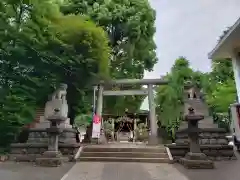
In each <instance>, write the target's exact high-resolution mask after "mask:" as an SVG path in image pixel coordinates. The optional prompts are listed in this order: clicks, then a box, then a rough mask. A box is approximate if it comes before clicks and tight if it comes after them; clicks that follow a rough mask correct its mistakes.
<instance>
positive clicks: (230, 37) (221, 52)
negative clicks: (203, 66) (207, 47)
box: [208, 18, 240, 59]
mask: <svg viewBox="0 0 240 180" xmlns="http://www.w3.org/2000/svg"><path fill="white" fill-rule="evenodd" d="M236 49H240V18H239V19H238V20H237V21H236V23H235V24H234V25H233V26H232V27H230V28H229V29H228V30H227V31H226V34H225V35H224V36H223V37H222V38H221V39H220V40H219V42H218V43H217V45H216V46H215V48H214V49H213V50H212V51H211V52H210V53H209V54H208V57H209V59H216V58H231V57H232V53H234V52H233V51H235V50H236Z"/></svg>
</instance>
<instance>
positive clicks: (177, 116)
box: [156, 57, 193, 135]
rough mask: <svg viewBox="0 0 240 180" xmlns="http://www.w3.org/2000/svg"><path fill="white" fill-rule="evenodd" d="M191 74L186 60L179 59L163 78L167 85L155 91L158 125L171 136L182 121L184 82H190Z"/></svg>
mask: <svg viewBox="0 0 240 180" xmlns="http://www.w3.org/2000/svg"><path fill="white" fill-rule="evenodd" d="M192 74H193V71H192V69H190V68H189V62H188V60H186V59H185V58H183V57H180V58H178V59H177V60H176V61H175V64H174V65H173V67H172V69H171V72H170V73H169V74H168V75H167V76H165V77H164V79H165V80H167V81H169V84H168V85H165V86H160V87H158V88H157V90H156V91H157V95H156V104H157V108H156V112H157V114H158V117H160V119H159V120H160V124H161V126H163V127H166V129H167V131H169V132H171V134H173V135H174V134H175V130H176V129H177V128H178V127H179V125H180V122H181V120H182V115H183V104H184V102H183V98H184V97H183V96H184V85H185V82H188V81H191V79H192Z"/></svg>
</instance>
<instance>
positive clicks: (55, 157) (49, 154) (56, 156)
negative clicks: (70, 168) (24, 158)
mask: <svg viewBox="0 0 240 180" xmlns="http://www.w3.org/2000/svg"><path fill="white" fill-rule="evenodd" d="M62 162H63V158H62V154H61V153H60V152H59V151H46V152H44V154H43V156H42V157H40V158H37V159H36V165H38V166H44V167H58V166H61V165H62Z"/></svg>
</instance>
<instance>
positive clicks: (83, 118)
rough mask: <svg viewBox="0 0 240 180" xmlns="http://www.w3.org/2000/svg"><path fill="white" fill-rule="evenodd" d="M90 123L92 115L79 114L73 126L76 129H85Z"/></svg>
mask: <svg viewBox="0 0 240 180" xmlns="http://www.w3.org/2000/svg"><path fill="white" fill-rule="evenodd" d="M91 123H92V115H89V114H80V115H78V116H76V117H75V119H74V124H75V125H76V126H77V127H78V128H87V126H89V125H90V124H91Z"/></svg>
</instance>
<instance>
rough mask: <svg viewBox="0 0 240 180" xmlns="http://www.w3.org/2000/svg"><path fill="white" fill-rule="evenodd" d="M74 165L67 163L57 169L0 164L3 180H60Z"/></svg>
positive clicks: (30, 165) (29, 165) (19, 164)
mask: <svg viewBox="0 0 240 180" xmlns="http://www.w3.org/2000/svg"><path fill="white" fill-rule="evenodd" d="M73 165H74V163H65V164H64V165H63V166H61V167H57V168H44V167H36V166H34V165H33V164H31V163H16V162H10V161H8V162H4V163H0V179H1V180H28V179H29V180H60V179H61V178H62V176H64V174H65V173H67V172H68V171H69V169H71V167H73Z"/></svg>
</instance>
